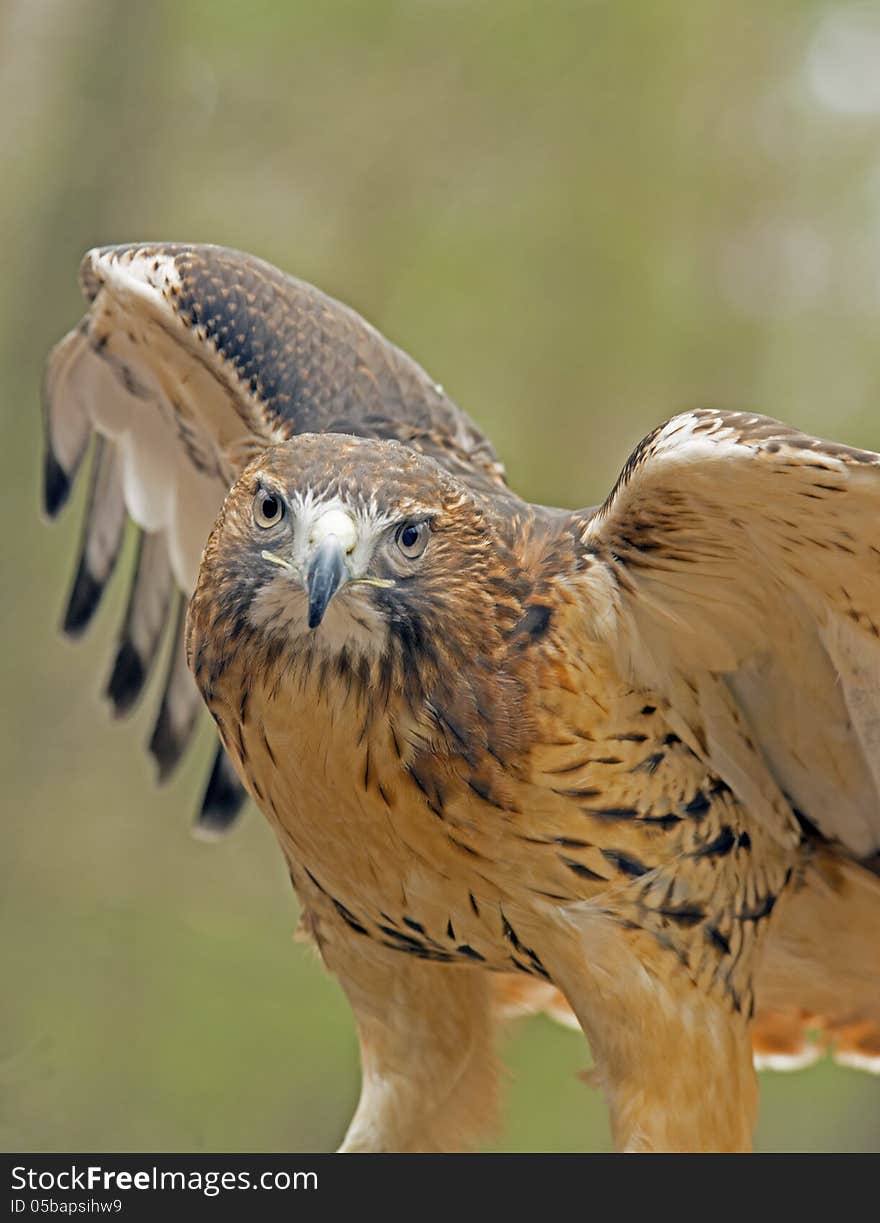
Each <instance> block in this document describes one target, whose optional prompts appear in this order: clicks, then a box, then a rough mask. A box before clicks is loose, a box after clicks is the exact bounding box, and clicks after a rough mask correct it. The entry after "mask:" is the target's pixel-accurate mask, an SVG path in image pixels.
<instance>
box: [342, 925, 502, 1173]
mask: <svg viewBox="0 0 880 1223" xmlns="http://www.w3.org/2000/svg"><path fill="white" fill-rule="evenodd" d="M325 932H326V927H325V926H324V923H322V934H323V933H325ZM321 953H322V955H323V957H324V961H325V963H326V964H327V966H328V968H330V970H331V971H332V972H333V973H334V974H335V975H336V976H337V977H338V978H339V981H340V984H341V985H342V987H343V989H344V990H345V992H346V994H347V996H348V1000H349V1002H350V1003H351V1006H352V1010H353V1011H354V1015H355V1019H356V1022H357V1028H358V1037H359V1040H360V1051H361V1075H362V1082H361V1095H360V1102H359V1104H358V1107H357V1111H356V1112H355V1115H354V1118H353V1119H352V1122H351V1124H350V1126H349V1128H348V1133H347V1134H346V1136H345V1140H344V1142H343V1144H342V1146H341V1148H340V1150H342V1151H457V1150H462V1149H467V1148H470V1147H473V1146H474V1145H476V1144H477V1143H478V1142H479V1140H480V1139H481V1138H482V1137H484V1136H485V1135H486V1132H487V1131H491V1129H492V1127H493V1124H494V1122H495V1118H496V1095H497V1093H496V1071H495V1059H494V1053H493V1049H492V1024H491V1014H490V995H489V985H490V981H489V979H488V977H487V975H486V974H485V973H483V972H480V971H479V970H478V969H475V968H472V967H471V966H469V965H451V964H435V963H430V962H424V961H422V960H420V959H418V958H416V957H414V956H410V955H408V954H407V953H405V952H401V951H396V950H390V949H386V948H385V947H382V946H380V945H378V944H376V943H374V942H371V943H367V942H366V940H364V939H360V940H358V942H357V943H356V944H352V941H351V939H350V938H345V937H344V935H342V934H341V936H340V938H339V940H338V941H337V940H335V939H332V938H331V939H327V940H326V941H325V940H324V939H322V941H321Z"/></svg>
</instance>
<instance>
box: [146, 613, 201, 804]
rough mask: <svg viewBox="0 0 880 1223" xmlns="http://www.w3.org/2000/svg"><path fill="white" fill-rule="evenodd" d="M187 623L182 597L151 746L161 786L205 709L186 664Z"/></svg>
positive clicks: (173, 768) (174, 767)
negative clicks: (185, 630) (185, 625)
mask: <svg viewBox="0 0 880 1223" xmlns="http://www.w3.org/2000/svg"><path fill="white" fill-rule="evenodd" d="M185 621H186V600H185V599H184V598H183V597H182V596H181V598H180V601H179V608H178V613H177V623H176V624H175V628H174V639H173V642H172V648H171V656H170V658H169V660H168V671H167V674H166V678H165V686H164V691H163V695H162V704H161V706H160V708H159V716H158V717H157V719H156V724H155V726H154V727H153V733H152V735H151V736H150V744H149V750H150V754H151V755H152V756H153V758H154V759H155V761H156V764H157V765H158V781H159V784H160V785H161V784H162V783H164V782H166V781H167V780H168V778H169V777H170V776H171V774H172V773H173V772H174V770H175V769H176V768H177V766H178V764H179V763H180V760H181V757H182V756H183V753H184V752H185V751H186V748H187V746H188V744H189V741H190V739H191V738H192V734H193V731H194V729H195V724H196V716H197V715H198V712H199V709H201V707H202V698H201V697H200V696H199V690H198V688H197V687H196V683H195V680H194V679H193V677H192V675H191V674H190V671H189V668H188V667H187V665H186V647H185V643H184V624H185Z"/></svg>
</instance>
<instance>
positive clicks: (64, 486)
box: [43, 446, 73, 518]
mask: <svg viewBox="0 0 880 1223" xmlns="http://www.w3.org/2000/svg"><path fill="white" fill-rule="evenodd" d="M72 487H73V483H72V481H71V480H70V479H69V478H68V475H67V472H66V471H65V470H64V468H63V467H62V466H61V464H60V463H59V462H58V460H57V459H56V458H55V455H54V454H53V453H52V449H51V447H50V446H47V447H46V453H45V455H44V456H43V509H44V511H45V513H46V516H47V517H48V518H57V517H58V515H59V514H60V513H61V511H62V510H63V509H64V506H65V505H66V504H67V501H68V498H69V497H70V490H71V488H72Z"/></svg>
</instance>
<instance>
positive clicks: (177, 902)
mask: <svg viewBox="0 0 880 1223" xmlns="http://www.w3.org/2000/svg"><path fill="white" fill-rule="evenodd" d="M878 55H880V10H878V7H877V5H876V4H875V5H867V6H866V5H862V4H858V3H847V4H835V3H823V2H821V0H812V2H809V0H777V2H776V3H774V4H772V5H768V4H765V3H761V2H760V0H742V2H741V3H737V4H732V3H719V2H717V0H702V2H700V3H697V0H690V2H686V0H678V2H675V0H658V2H656V3H650V4H639V3H636V2H635V0H617V2H614V0H594V2H592V3H591V2H587V0H584V2H581V3H578V2H576V0H569V2H565V0H552V2H547V3H543V4H538V3H526V2H525V0H480V3H477V4H474V3H471V4H467V3H462V2H461V0H397V2H394V0H322V3H320V4H319V3H304V2H301V0H297V2H287V3H285V2H284V0H274V2H273V0H250V3H248V4H241V3H238V2H234V0H180V2H178V3H174V2H172V0H155V2H153V3H149V4H125V3H122V2H121V0H119V2H117V3H114V2H113V0H3V3H0V156H2V164H3V174H2V181H0V223H2V233H3V239H4V240H3V244H2V254H0V261H2V264H0V266H2V277H0V321H2V326H0V346H2V351H0V380H2V399H0V403H2V408H0V411H2V413H3V420H2V426H3V434H2V436H3V444H2V446H0V464H2V479H0V498H2V518H3V524H4V525H3V531H2V544H0V546H2V549H3V574H4V579H5V580H4V582H3V587H2V600H0V618H2V619H0V631H2V637H3V642H4V650H3V656H2V684H3V692H4V700H3V702H2V711H0V717H2V719H3V724H2V727H0V769H2V776H3V782H4V785H3V805H4V812H3V833H4V854H3V868H2V869H3V887H2V894H0V905H2V910H3V913H2V917H3V920H2V934H0V972H2V980H3V982H4V991H3V993H4V1003H5V1005H4V1007H3V1010H2V1015H0V1145H2V1146H4V1147H12V1148H18V1149H37V1150H39V1149H49V1150H51V1149H67V1150H71V1149H73V1150H88V1149H90V1148H92V1149H94V1148H97V1149H107V1148H109V1149H117V1150H120V1149H121V1150H126V1149H127V1150H132V1149H153V1150H165V1151H168V1150H175V1149H184V1150H186V1149H208V1150H235V1149H244V1150H247V1149H265V1150H285V1149H323V1148H326V1147H328V1146H331V1145H332V1144H333V1143H335V1142H336V1141H337V1140H338V1139H339V1137H340V1135H341V1134H342V1132H343V1129H344V1126H345V1123H346V1121H347V1118H348V1116H349V1115H350V1112H351V1110H352V1107H353V1104H354V1101H355V1098H356V1094H357V1062H356V1050H355V1040H354V1034H353V1029H352V1024H351V1021H350V1017H349V1015H348V1013H347V1010H346V1007H345V1005H344V1002H343V1000H342V998H341V995H340V992H339V990H338V989H337V987H336V986H335V984H334V983H333V982H332V981H331V980H330V979H328V977H327V976H326V975H325V974H324V973H323V971H322V970H321V968H320V967H319V965H318V963H317V961H316V959H315V958H314V956H313V955H312V954H311V953H310V952H308V951H306V950H305V949H304V948H301V947H298V948H294V947H292V946H291V942H290V934H291V932H292V929H293V927H294V925H295V909H294V904H293V901H292V897H291V895H290V891H289V884H288V881H287V878H286V873H285V870H284V867H283V865H282V862H281V859H280V855H279V854H278V853H277V852H276V850H275V847H274V844H273V842H272V838H271V836H270V834H269V832H268V830H267V829H266V828H265V827H264V825H263V823H262V821H261V820H260V818H259V817H258V815H257V814H256V813H255V812H254V811H252V810H251V811H249V812H248V814H247V817H246V818H245V820H244V821H243V824H242V826H241V827H240V828H239V829H238V830H236V831H235V832H234V833H233V834H232V835H231V836H230V837H229V838H228V839H227V840H226V841H225V842H223V843H222V844H220V845H216V846H205V845H203V844H198V843H195V842H194V841H193V840H192V839H191V838H190V836H189V833H188V821H189V819H190V813H191V811H192V810H193V808H194V804H195V801H196V798H197V795H198V792H199V788H200V785H201V781H202V777H203V770H204V764H205V754H206V752H207V732H206V736H205V739H204V742H203V745H202V748H203V750H202V758H201V759H200V760H198V761H193V762H190V763H189V764H188V765H187V767H186V768H185V769H184V770H183V773H182V775H181V776H180V777H179V778H178V779H177V780H175V782H174V783H173V784H172V785H171V786H170V787H169V788H168V790H167V791H164V792H161V793H159V792H156V791H155V790H154V789H153V786H152V782H151V776H150V773H151V770H150V767H149V762H148V760H147V758H146V757H145V754H144V753H143V751H142V744H143V741H144V740H145V738H146V736H147V734H148V730H149V714H148V710H146V709H142V710H141V711H140V712H139V713H138V714H137V715H136V716H135V717H134V719H133V722H132V724H130V725H127V726H117V725H112V724H110V722H109V720H108V718H107V717H106V716H105V713H104V711H103V709H102V708H101V701H100V699H99V695H98V694H99V690H100V683H101V679H102V676H104V675H105V674H106V667H107V665H108V663H109V657H108V653H109V644H110V643H109V640H108V638H109V639H112V633H113V631H114V630H113V623H114V616H118V615H119V612H120V599H121V591H120V589H118V588H117V589H115V590H114V591H113V592H112V595H111V597H110V598H109V599H108V600H107V603H108V606H107V607H105V608H103V609H102V612H101V615H100V623H99V625H98V628H97V630H96V631H95V632H94V633H93V634H92V636H91V637H90V638H89V640H88V641H87V643H86V644H84V645H83V646H81V647H80V648H78V649H76V650H73V649H71V648H69V646H68V645H67V644H66V643H64V642H62V641H61V640H60V639H59V637H58V636H57V633H56V623H57V616H58V612H59V609H60V605H61V601H62V597H63V595H64V592H65V588H66V584H67V581H68V577H69V571H70V568H71V562H72V556H73V552H74V549H75V546H76V538H77V527H76V520H77V507H74V508H73V510H72V512H70V513H69V514H68V515H67V517H66V518H65V520H64V523H63V525H61V526H60V527H59V528H57V529H55V530H54V531H51V532H50V531H48V530H46V529H45V528H44V527H43V526H42V525H41V523H40V520H39V513H38V503H39V501H38V472H39V458H40V450H41V443H40V423H39V412H38V406H37V404H38V385H39V379H40V374H41V367H42V362H43V359H44V357H45V354H46V352H47V351H48V349H49V347H50V345H51V343H52V342H54V340H55V339H57V338H58V337H59V336H60V335H61V334H62V333H63V332H64V331H65V330H66V329H67V328H68V327H69V326H71V325H72V323H73V322H74V321H75V320H76V319H77V317H78V316H79V311H80V299H79V297H78V293H77V287H76V268H77V263H78V260H79V257H80V255H81V253H82V252H83V251H84V250H85V249H86V248H87V247H89V246H91V245H94V244H96V243H109V242H119V241H125V240H133V239H144V238H168V239H191V240H196V241H203V242H204V241H212V242H219V243H224V244H226V245H233V246H239V247H244V248H246V249H249V250H252V251H254V252H255V253H258V254H261V255H263V256H265V257H267V258H269V259H271V260H272V261H273V262H275V263H277V264H279V265H281V266H282V267H284V268H287V269H288V270H290V271H293V272H295V273H297V274H298V275H300V276H302V277H305V278H307V279H310V280H313V281H314V282H316V283H317V284H319V285H320V286H321V287H323V288H324V289H326V290H328V291H329V292H331V293H333V294H334V295H336V296H339V297H341V298H343V299H345V300H347V301H349V302H351V303H352V304H353V305H355V306H357V307H358V308H359V309H360V310H361V311H362V312H363V313H364V314H366V316H367V317H368V318H370V319H371V320H372V321H373V322H375V323H376V324H377V325H378V326H379V327H380V328H381V329H382V330H384V331H385V332H386V333H387V334H388V335H390V336H391V337H392V338H393V339H395V340H396V341H397V342H399V343H401V344H403V345H404V346H405V347H406V348H408V349H409V350H410V351H411V352H412V353H413V354H414V355H416V356H417V357H418V358H419V359H420V360H421V361H422V362H423V363H424V364H425V365H426V366H427V368H428V369H429V370H430V371H431V372H432V373H433V374H434V375H435V376H437V377H440V378H442V380H443V381H444V383H445V385H446V386H447V388H448V389H449V390H450V391H451V393H452V394H453V396H454V397H455V398H456V399H458V400H459V402H461V403H462V404H463V405H464V406H466V407H467V408H468V409H469V410H470V412H471V413H472V414H473V415H474V416H475V417H476V419H477V420H478V421H479V422H480V423H481V424H482V425H483V426H484V427H485V429H486V430H487V432H488V433H489V434H490V436H492V438H493V439H494V440H495V442H496V444H497V446H498V448H499V450H500V451H501V453H502V455H503V456H504V458H505V459H506V461H507V463H508V466H509V470H510V473H511V477H512V480H513V483H514V484H515V485H516V486H517V488H518V489H519V490H520V491H521V492H522V493H524V494H525V495H526V496H528V497H530V498H532V499H534V500H540V501H544V502H553V503H558V504H571V505H576V504H587V503H590V502H594V501H596V500H598V499H599V498H601V497H602V495H603V494H604V492H605V491H606V490H607V489H608V487H609V486H610V483H611V481H612V480H613V478H614V476H615V474H616V471H617V469H618V468H619V466H620V464H621V463H622V461H623V460H624V459H625V457H626V455H627V453H628V451H629V449H630V447H631V446H632V445H633V444H634V443H635V442H636V441H637V440H638V439H639V437H640V436H641V435H642V434H643V433H645V432H646V431H647V430H648V429H649V428H650V427H651V426H653V425H654V424H655V423H657V421H658V420H660V419H662V418H663V417H664V416H666V415H669V414H671V413H673V412H674V411H676V410H678V409H680V408H683V407H688V406H694V405H697V404H709V405H714V406H734V407H736V406H739V407H754V408H757V409H760V410H762V411H765V412H767V413H769V414H772V415H775V416H780V417H783V418H785V419H787V420H789V421H791V422H793V423H796V424H798V425H800V426H802V427H804V428H806V429H809V430H813V431H817V432H820V433H825V434H831V435H833V436H835V437H837V438H840V439H841V440H845V441H849V442H853V443H861V444H865V445H868V446H873V447H875V448H877V447H880V422H878V420H877V412H876V405H877V402H878V391H880V357H878V331H880V147H878V137H880V96H878V94H880V90H878V86H877V74H876V63H877V62H878ZM80 496H81V490H80ZM504 1048H505V1054H506V1061H507V1063H508V1066H509V1067H510V1075H509V1080H510V1081H509V1089H508V1107H507V1112H506V1128H505V1130H504V1133H503V1134H502V1135H501V1136H500V1138H499V1140H498V1141H499V1145H500V1146H504V1147H508V1148H513V1149H518V1150H534V1149H543V1150H576V1149H583V1148H585V1147H587V1148H590V1147H592V1148H597V1147H598V1148H602V1147H606V1146H607V1144H608V1132H607V1124H606V1121H605V1119H604V1109H603V1107H602V1103H601V1100H600V1099H599V1098H598V1097H597V1095H596V1094H595V1093H594V1092H591V1091H590V1090H588V1089H587V1088H585V1087H584V1086H583V1085H582V1084H581V1083H580V1082H579V1081H578V1080H577V1079H576V1077H575V1075H576V1071H577V1070H578V1069H579V1068H581V1067H583V1066H584V1065H586V1064H587V1061H588V1054H587V1050H586V1048H585V1046H584V1043H583V1041H582V1040H581V1039H580V1038H579V1037H578V1036H577V1035H575V1034H573V1033H570V1032H566V1031H563V1030H562V1029H560V1028H558V1027H556V1026H554V1025H552V1024H551V1023H550V1022H549V1021H547V1020H544V1019H541V1020H536V1021H533V1022H530V1023H527V1024H525V1025H523V1026H521V1027H519V1028H517V1029H515V1030H514V1031H513V1032H512V1033H511V1034H510V1035H509V1036H507V1037H506V1038H505V1041H504ZM878 1134H880V1091H878V1085H877V1082H876V1080H874V1081H872V1080H871V1079H869V1078H867V1077H862V1076H859V1075H857V1074H855V1073H854V1072H850V1071H846V1070H841V1069H836V1068H834V1067H831V1066H829V1065H823V1066H819V1067H817V1068H815V1069H813V1070H810V1071H807V1072H803V1073H801V1074H799V1075H795V1076H791V1077H789V1076H776V1077H774V1076H764V1077H763V1101H762V1116H761V1123H760V1129H759V1143H760V1145H761V1147H763V1148H764V1149H830V1148H842V1149H859V1148H862V1149H870V1148H876V1145H877V1136H878Z"/></svg>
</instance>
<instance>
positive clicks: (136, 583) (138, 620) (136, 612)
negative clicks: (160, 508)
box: [106, 531, 173, 717]
mask: <svg viewBox="0 0 880 1223" xmlns="http://www.w3.org/2000/svg"><path fill="white" fill-rule="evenodd" d="M172 584H173V577H172V573H171V565H170V563H169V559H168V550H167V545H166V542H165V536H164V533H163V532H159V531H156V532H149V531H142V532H141V533H140V538H139V542H138V552H137V559H136V561H135V569H134V576H133V578H132V582H131V592H130V594H129V599H128V607H127V608H126V612H125V619H124V620H123V622H122V630H121V632H120V637H119V647H118V649H117V653H116V659H115V662H114V664H113V671H112V673H111V675H110V679H109V681H108V683H107V690H106V695H107V696H108V698H109V699H110V702H111V704H112V706H113V712H114V714H115V715H116V716H117V717H120V716H122V715H123V714H126V713H128V712H129V711H130V710H131V709H132V708H133V707H134V705H135V703H136V701H137V699H138V697H139V696H140V694H141V691H142V690H143V686H144V683H145V682H146V680H147V677H148V676H149V674H150V671H151V669H152V665H153V663H154V661H155V658H156V654H157V653H158V648H159V642H160V639H161V636H162V630H163V628H164V627H165V623H166V619H167V615H168V606H169V603H170V600H171V590H172Z"/></svg>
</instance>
